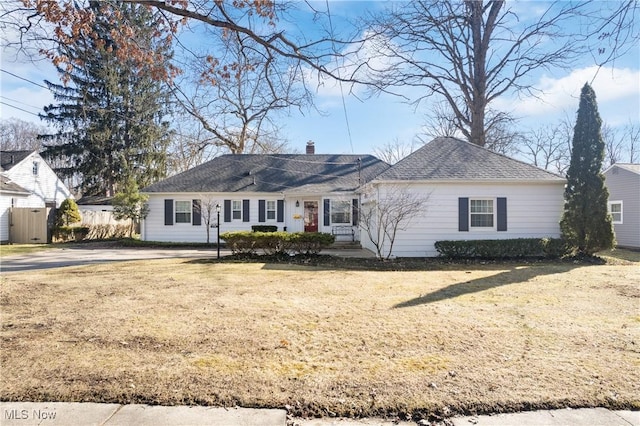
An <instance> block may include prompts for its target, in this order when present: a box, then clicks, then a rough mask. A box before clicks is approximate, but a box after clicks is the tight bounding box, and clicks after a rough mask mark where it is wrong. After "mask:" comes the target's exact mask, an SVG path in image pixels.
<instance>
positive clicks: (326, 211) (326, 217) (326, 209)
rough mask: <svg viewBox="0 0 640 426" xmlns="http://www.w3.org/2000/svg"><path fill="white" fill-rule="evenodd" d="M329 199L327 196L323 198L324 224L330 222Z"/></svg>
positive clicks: (327, 224)
mask: <svg viewBox="0 0 640 426" xmlns="http://www.w3.org/2000/svg"><path fill="white" fill-rule="evenodd" d="M330 209H331V201H330V200H329V199H328V198H325V199H324V209H323V210H324V226H329V225H330V224H331V210H330Z"/></svg>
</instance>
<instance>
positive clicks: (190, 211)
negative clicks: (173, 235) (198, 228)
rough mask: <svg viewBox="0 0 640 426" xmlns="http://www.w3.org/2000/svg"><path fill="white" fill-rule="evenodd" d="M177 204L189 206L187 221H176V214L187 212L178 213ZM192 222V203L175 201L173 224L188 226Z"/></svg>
mask: <svg viewBox="0 0 640 426" xmlns="http://www.w3.org/2000/svg"><path fill="white" fill-rule="evenodd" d="M178 203H188V204H189V212H188V213H189V221H187V222H184V221H178V213H187V211H178ZM192 222H193V202H192V201H191V200H175V201H174V203H173V223H174V224H176V225H190V224H191V223H192Z"/></svg>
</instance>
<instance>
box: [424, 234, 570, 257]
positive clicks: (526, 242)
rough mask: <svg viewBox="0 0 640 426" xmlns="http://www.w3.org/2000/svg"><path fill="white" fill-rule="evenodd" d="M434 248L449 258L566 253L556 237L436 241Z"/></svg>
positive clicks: (564, 245) (539, 255)
mask: <svg viewBox="0 0 640 426" xmlns="http://www.w3.org/2000/svg"><path fill="white" fill-rule="evenodd" d="M435 248H436V250H437V251H438V253H439V254H440V256H442V257H447V258H450V259H473V258H476V259H522V258H548V259H556V258H560V257H562V256H564V255H565V254H567V246H566V244H565V242H564V241H563V240H561V239H557V238H516V239H510V240H463V241H436V243H435Z"/></svg>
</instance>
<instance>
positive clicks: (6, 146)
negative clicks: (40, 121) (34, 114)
mask: <svg viewBox="0 0 640 426" xmlns="http://www.w3.org/2000/svg"><path fill="white" fill-rule="evenodd" d="M46 130H47V128H46V127H45V126H40V125H37V124H34V123H32V122H29V121H24V120H20V119H18V118H9V119H4V120H0V150H2V151H21V150H25V151H40V148H42V143H41V141H40V140H38V135H39V134H42V133H44V132H45V131H46Z"/></svg>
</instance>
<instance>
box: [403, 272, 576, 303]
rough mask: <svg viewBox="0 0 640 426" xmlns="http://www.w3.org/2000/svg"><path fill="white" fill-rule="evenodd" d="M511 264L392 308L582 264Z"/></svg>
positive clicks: (469, 292) (452, 295)
mask: <svg viewBox="0 0 640 426" xmlns="http://www.w3.org/2000/svg"><path fill="white" fill-rule="evenodd" d="M503 266H511V268H510V269H509V270H508V271H503V272H500V273H499V274H496V275H491V276H489V277H483V278H478V279H475V280H470V281H465V282H461V283H456V284H451V285H449V286H447V287H444V288H441V289H440V290H437V291H434V292H433V293H429V294H425V295H424V296H420V297H416V298H414V299H411V300H407V301H405V302H402V303H398V304H397V305H395V306H394V307H393V308H394V309H398V308H410V307H413V306H420V305H426V304H428V303H434V302H439V301H441V300H447V299H454V298H456V297H459V296H463V295H465V294H471V293H478V292H481V291H484V290H489V289H491V288H497V287H501V286H505V285H510V284H519V283H524V282H526V281H528V280H530V279H532V278H535V277H538V276H541V275H553V274H562V273H564V272H568V271H570V270H572V269H574V268H576V267H579V266H585V265H584V264H572V263H553V264H541V265H526V266H512V265H503Z"/></svg>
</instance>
